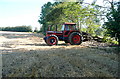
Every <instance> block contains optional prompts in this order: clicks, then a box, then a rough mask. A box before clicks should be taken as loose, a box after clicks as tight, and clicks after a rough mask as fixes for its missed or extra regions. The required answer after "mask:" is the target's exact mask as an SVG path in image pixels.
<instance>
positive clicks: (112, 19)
mask: <svg viewBox="0 0 120 79" xmlns="http://www.w3.org/2000/svg"><path fill="white" fill-rule="evenodd" d="M55 1H57V2H54V3H51V2H48V3H46V4H44V5H43V6H42V10H41V13H40V18H39V20H38V22H39V23H40V24H42V28H41V31H42V33H43V34H45V32H46V31H47V27H48V26H50V25H51V26H56V25H58V29H61V27H60V26H61V24H62V23H63V22H74V23H77V25H79V26H80V30H81V31H84V32H87V33H90V34H91V35H98V36H103V37H111V38H112V37H114V38H115V39H116V41H118V42H119V45H120V2H119V1H115V0H112V1H109V0H103V2H104V3H108V5H110V6H99V5H97V4H96V1H97V0H93V2H92V3H91V4H89V3H84V0H78V2H74V0H73V2H67V1H66V2H64V0H55ZM71 1H72V0H71ZM105 18H106V19H107V20H106V19H105Z"/></svg>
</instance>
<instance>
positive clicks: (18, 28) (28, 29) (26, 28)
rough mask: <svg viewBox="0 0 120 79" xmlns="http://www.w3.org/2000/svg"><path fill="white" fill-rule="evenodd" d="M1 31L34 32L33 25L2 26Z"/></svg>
mask: <svg viewBox="0 0 120 79" xmlns="http://www.w3.org/2000/svg"><path fill="white" fill-rule="evenodd" d="M0 30H1V31H13V32H32V28H31V26H25V25H23V26H16V27H0Z"/></svg>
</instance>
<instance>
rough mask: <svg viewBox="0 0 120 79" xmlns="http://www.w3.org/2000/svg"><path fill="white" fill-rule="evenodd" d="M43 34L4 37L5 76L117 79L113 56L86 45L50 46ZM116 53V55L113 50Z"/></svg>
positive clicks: (116, 68)
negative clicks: (114, 78)
mask: <svg viewBox="0 0 120 79" xmlns="http://www.w3.org/2000/svg"><path fill="white" fill-rule="evenodd" d="M42 37H43V35H41V34H31V33H30V34H29V33H28V34H26V33H25V34H24V33H23V34H19V33H17V34H15V33H14V34H12V33H10V34H6V33H3V34H2V36H1V38H0V39H1V41H0V43H1V44H2V46H1V47H0V50H1V51H2V61H3V76H7V77H32V76H34V77H40V76H41V77H86V76H87V77H99V76H100V77H117V72H118V61H117V60H118V59H117V55H116V54H115V53H114V52H115V51H114V48H110V49H111V52H110V53H107V52H106V51H105V50H100V49H93V48H89V47H86V46H84V43H83V44H82V45H80V46H69V45H66V44H64V42H59V45H58V46H47V45H46V44H45V43H44V41H43V40H42ZM112 50H113V51H114V52H113V51H112Z"/></svg>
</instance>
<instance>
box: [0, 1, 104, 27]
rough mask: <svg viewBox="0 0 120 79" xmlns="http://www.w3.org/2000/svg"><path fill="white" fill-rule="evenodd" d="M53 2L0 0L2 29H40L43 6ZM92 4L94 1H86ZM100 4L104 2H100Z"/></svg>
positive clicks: (0, 25) (0, 23) (0, 24)
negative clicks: (25, 27)
mask: <svg viewBox="0 0 120 79" xmlns="http://www.w3.org/2000/svg"><path fill="white" fill-rule="evenodd" d="M48 1H50V2H53V0H0V27H4V26H20V25H31V26H32V27H33V28H35V27H40V24H39V23H38V22H37V21H38V19H39V14H40V11H41V6H43V5H44V4H45V3H47V2H48ZM85 1H86V2H89V3H90V2H92V1H93V0H85ZM97 3H98V4H101V3H102V0H98V2H97Z"/></svg>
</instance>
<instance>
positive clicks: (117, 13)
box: [104, 3, 120, 45]
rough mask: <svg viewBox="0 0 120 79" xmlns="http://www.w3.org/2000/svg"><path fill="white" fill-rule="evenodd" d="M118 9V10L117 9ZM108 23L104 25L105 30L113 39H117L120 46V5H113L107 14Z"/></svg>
mask: <svg viewBox="0 0 120 79" xmlns="http://www.w3.org/2000/svg"><path fill="white" fill-rule="evenodd" d="M115 7H117V8H115ZM106 17H107V20H108V21H107V22H105V24H104V28H105V29H107V33H108V34H110V36H111V37H115V38H116V40H117V41H118V42H119V45H120V4H119V3H118V5H115V4H114V3H112V4H111V8H110V11H109V12H108V13H107V16H106Z"/></svg>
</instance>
